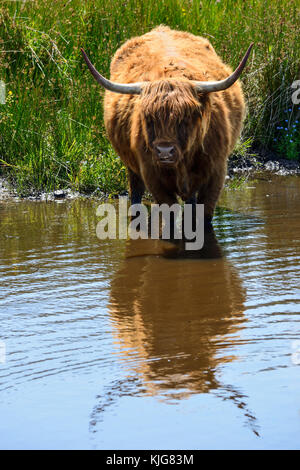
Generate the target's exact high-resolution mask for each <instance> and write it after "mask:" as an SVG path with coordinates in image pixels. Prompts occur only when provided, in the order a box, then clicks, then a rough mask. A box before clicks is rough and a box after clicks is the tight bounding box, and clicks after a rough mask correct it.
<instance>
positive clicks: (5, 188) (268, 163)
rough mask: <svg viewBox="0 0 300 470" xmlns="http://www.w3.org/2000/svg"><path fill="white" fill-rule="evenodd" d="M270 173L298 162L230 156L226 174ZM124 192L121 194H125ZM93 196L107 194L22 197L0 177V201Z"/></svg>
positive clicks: (285, 171) (299, 169) (292, 169)
mask: <svg viewBox="0 0 300 470" xmlns="http://www.w3.org/2000/svg"><path fill="white" fill-rule="evenodd" d="M264 172H266V173H271V174H275V175H280V176H288V175H298V174H299V175H300V162H299V161H293V160H286V159H283V158H277V159H273V158H272V156H270V155H268V156H267V155H265V156H264V155H262V156H261V157H259V158H257V157H253V156H252V157H251V158H250V157H249V158H247V157H243V158H238V157H237V158H234V159H233V158H231V159H230V160H229V162H228V176H227V181H228V180H231V179H233V178H235V177H237V176H239V175H241V174H242V175H246V176H249V177H250V176H252V175H254V174H260V173H264ZM125 194H126V193H124V194H122V195H125ZM91 196H95V197H97V198H99V199H105V198H107V197H108V195H106V194H104V193H101V194H99V192H97V194H83V193H80V192H77V191H72V190H71V189H60V190H56V191H52V192H42V193H37V192H34V191H33V192H32V194H30V195H29V196H26V197H22V196H20V195H19V194H18V192H17V190H16V189H15V188H14V187H13V186H12V185H11V184H9V182H8V181H7V180H6V179H5V178H3V177H0V201H5V200H8V199H27V200H34V201H59V200H65V199H75V198H78V197H91Z"/></svg>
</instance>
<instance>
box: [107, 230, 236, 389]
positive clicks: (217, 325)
mask: <svg viewBox="0 0 300 470" xmlns="http://www.w3.org/2000/svg"><path fill="white" fill-rule="evenodd" d="M158 250H159V251H158ZM147 253H148V254H152V255H154V256H145V255H146V254H147ZM157 253H160V254H161V255H163V256H160V257H158V256H155V254H157ZM201 253H202V254H203V253H204V258H207V257H215V259H214V260H211V259H210V260H208V259H202V260H195V259H194V260H187V259H182V258H184V255H188V256H189V257H191V256H192V255H193V254H194V255H195V253H191V252H183V251H182V250H180V248H179V249H178V247H177V246H175V245H174V246H173V247H172V245H171V244H169V243H165V244H164V243H163V242H162V241H157V242H155V241H151V240H140V241H135V242H133V241H129V242H128V245H127V252H126V255H127V258H126V259H125V261H124V264H123V266H122V267H121V269H120V270H119V272H118V273H117V275H116V276H115V279H114V280H113V282H112V285H111V299H110V306H109V310H110V314H111V318H112V324H113V327H114V334H115V337H116V338H117V340H118V342H119V345H120V349H121V351H122V356H123V357H124V359H127V358H129V357H130V356H131V355H132V354H134V355H135V357H136V358H137V360H136V362H135V363H134V364H135V365H134V366H133V367H134V369H135V372H137V373H138V374H139V375H140V376H141V377H142V380H143V382H144V383H145V385H146V389H147V392H149V393H150V394H156V393H160V392H161V391H162V389H164V391H166V390H170V391H171V393H176V389H178V390H179V389H180V393H183V392H182V391H183V389H185V392H184V393H189V392H191V391H196V392H199V391H205V390H209V389H210V388H217V387H218V384H217V381H216V378H215V371H216V368H217V367H218V365H219V364H221V363H222V362H224V361H229V360H231V358H230V357H229V356H227V355H226V347H227V346H230V345H231V341H230V339H229V335H230V334H231V333H234V332H236V331H237V330H238V328H239V327H240V325H241V322H242V321H243V318H242V313H243V308H244V307H243V305H244V301H245V292H244V290H243V288H242V285H241V281H240V279H239V277H238V275H237V273H236V272H235V270H234V268H233V267H232V266H231V265H230V263H229V262H228V261H227V260H226V259H225V258H223V257H221V251H220V247H219V246H218V244H217V241H216V239H215V237H214V234H213V232H212V233H211V234H210V239H209V241H208V237H207V236H206V246H205V248H204V250H202V251H200V252H197V255H198V257H199V254H200V255H201ZM176 256H178V259H177V260H173V259H166V258H174V257H176ZM176 396H178V394H176Z"/></svg>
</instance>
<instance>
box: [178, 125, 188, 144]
mask: <svg viewBox="0 0 300 470" xmlns="http://www.w3.org/2000/svg"><path fill="white" fill-rule="evenodd" d="M178 138H179V142H180V143H181V144H182V145H184V144H185V143H186V139H187V123H186V122H185V120H183V121H181V122H180V123H179V125H178Z"/></svg>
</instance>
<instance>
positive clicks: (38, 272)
mask: <svg viewBox="0 0 300 470" xmlns="http://www.w3.org/2000/svg"><path fill="white" fill-rule="evenodd" d="M98 204H99V202H98V201H95V200H80V199H77V200H73V201H57V202H48V203H46V202H32V201H27V202H26V201H20V202H13V201H6V202H2V203H0V217H1V226H0V322H1V330H0V448H2V449H9V448H24V449H31V448H34V449H45V448H52V449H53V448H55V449H58V448H64V449H67V448H87V449H89V448H95V449H203V448H226V449H229V448H259V449H260V448H261V449H264V448H297V449H299V448H300V335H299V325H300V323H299V321H300V289H299V285H300V284H299V261H300V178H299V177H275V176H273V177H268V176H261V177H259V178H258V179H257V180H254V181H250V182H248V183H247V184H246V185H245V187H243V188H242V189H239V190H225V191H224V193H223V196H222V199H221V200H220V204H219V209H218V211H217V214H216V217H215V219H214V228H215V230H214V234H210V235H208V236H207V237H206V246H205V249H206V254H205V256H204V257H201V256H198V257H195V256H189V257H188V258H187V257H185V256H184V254H182V253H181V254H180V253H178V251H176V250H177V248H176V247H175V248H176V249H174V246H173V245H170V244H169V243H166V242H163V241H157V240H156V241H151V240H137V241H118V240H105V241H100V240H98V238H97V237H96V234H95V229H96V224H97V221H98V219H97V217H96V208H97V206H98ZM174 250H175V251H174ZM178 254H179V256H178Z"/></svg>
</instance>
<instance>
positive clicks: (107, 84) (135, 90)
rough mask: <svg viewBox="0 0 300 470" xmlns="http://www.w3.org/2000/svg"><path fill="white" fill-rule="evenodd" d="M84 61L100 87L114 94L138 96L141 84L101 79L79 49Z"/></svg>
mask: <svg viewBox="0 0 300 470" xmlns="http://www.w3.org/2000/svg"><path fill="white" fill-rule="evenodd" d="M81 52H82V55H83V58H84V60H85V61H86V63H87V66H88V68H89V69H90V72H91V74H92V75H93V77H94V78H95V79H96V80H97V82H98V83H100V85H102V86H103V87H104V88H106V89H107V90H109V91H114V92H115V93H125V94H129V95H139V94H140V93H141V91H142V85H143V83H128V84H127V83H114V82H111V81H110V80H107V78H105V77H103V76H102V75H101V74H100V73H99V72H98V71H97V70H96V69H95V67H94V66H93V64H92V63H91V61H90V59H89V58H88V56H87V55H86V53H85V52H84V50H83V49H81Z"/></svg>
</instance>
